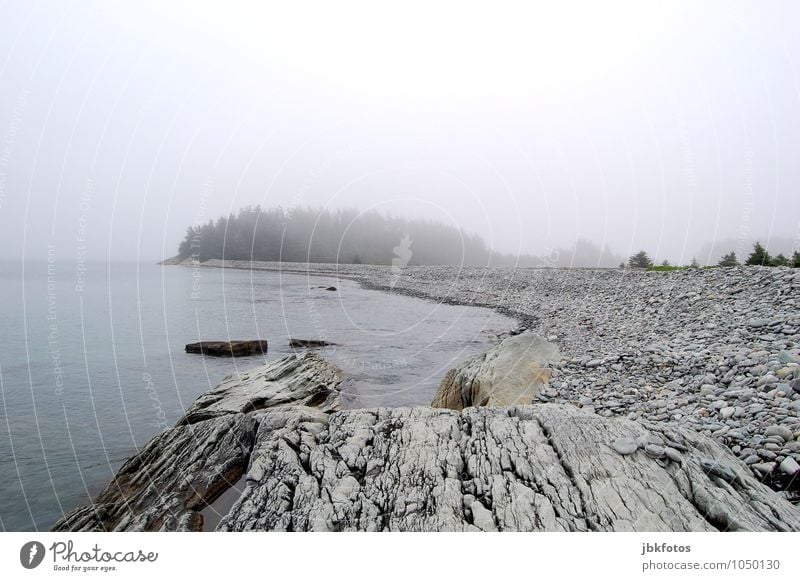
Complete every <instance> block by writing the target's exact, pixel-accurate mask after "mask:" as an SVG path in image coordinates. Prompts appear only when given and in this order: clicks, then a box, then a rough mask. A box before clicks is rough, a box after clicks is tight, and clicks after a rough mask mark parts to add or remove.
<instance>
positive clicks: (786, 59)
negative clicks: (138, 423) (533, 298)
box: [0, 2, 800, 262]
mask: <svg viewBox="0 0 800 581" xmlns="http://www.w3.org/2000/svg"><path fill="white" fill-rule="evenodd" d="M159 4H162V3H158V2H154V3H132V2H128V3H111V2H72V3H63V2H30V3H29V2H6V3H4V4H3V5H2V8H0V14H2V17H0V248H1V249H0V256H2V257H4V258H20V257H22V256H27V257H28V258H41V259H44V258H46V256H47V246H48V244H52V245H54V246H55V252H56V255H57V257H58V258H59V259H63V260H74V259H76V258H77V255H78V253H79V252H81V251H82V248H81V247H82V245H83V243H82V242H81V241H79V240H78V238H85V239H86V243H85V246H86V252H87V256H88V257H89V258H91V259H105V258H108V257H111V258H112V259H132V258H137V257H138V258H140V259H143V260H157V259H160V258H162V257H164V256H171V255H173V254H175V250H176V248H177V244H178V242H179V240H180V238H181V237H182V235H183V232H184V230H185V228H186V226H188V225H190V224H192V223H196V222H198V221H206V220H208V219H209V218H216V217H217V216H218V215H220V214H224V213H227V212H229V211H233V210H236V209H238V208H239V207H241V206H244V205H248V204H261V205H264V206H272V205H283V206H291V205H294V204H298V203H300V204H308V205H312V206H316V205H326V206H329V207H341V206H355V207H358V208H363V209H367V208H370V207H375V208H377V209H379V210H383V211H391V212H393V213H396V214H406V215H410V216H429V217H431V218H434V219H439V220H444V221H447V222H450V221H452V222H454V223H456V224H458V225H460V226H463V227H464V228H465V229H467V230H469V231H472V232H477V233H480V234H481V235H483V236H484V237H485V238H486V239H487V241H489V242H490V244H491V245H492V246H493V247H495V248H497V249H498V250H501V251H504V252H515V251H517V250H520V251H522V252H530V253H542V252H545V251H546V250H547V249H548V248H550V247H557V246H567V245H569V244H571V243H572V242H573V241H574V240H575V239H576V238H578V237H583V238H589V239H592V240H594V241H596V242H598V243H603V242H605V243H607V244H608V245H609V246H610V247H611V248H612V249H613V250H614V251H616V252H619V253H621V254H629V253H630V252H631V251H633V250H638V249H639V248H646V249H647V250H648V251H649V252H650V253H651V254H652V255H654V256H655V257H656V258H659V259H660V258H664V257H666V258H669V259H670V260H672V261H681V262H687V261H688V260H689V259H690V258H691V256H692V255H693V254H695V253H697V252H700V251H703V250H702V249H703V248H704V247H706V248H707V245H708V243H710V242H712V241H714V240H723V239H724V240H726V244H727V243H728V242H729V241H731V240H743V239H745V238H747V239H749V238H753V237H760V238H761V239H762V240H764V241H766V240H767V239H768V238H769V237H784V238H788V239H791V240H797V237H798V234H799V233H800V194H799V193H800V164H798V160H800V81H799V80H798V79H799V78H800V75H798V72H799V71H800V62H799V60H798V59H800V37H799V36H798V35H797V33H796V28H797V23H798V22H800V5H798V4H797V3H791V2H785V3H784V2H771V3H769V5H768V7H767V6H764V7H762V8H761V9H760V10H759V9H758V5H757V4H756V3H740V2H701V3H696V2H689V3H664V5H661V4H659V5H656V4H648V3H642V2H634V3H621V4H619V3H617V4H612V3H606V2H604V3H594V4H587V5H583V4H574V5H567V4H563V3H558V4H559V6H561V8H553V7H549V6H547V5H543V6H541V7H539V8H527V9H526V8H522V7H519V6H516V5H514V6H512V5H504V4H502V3H500V4H498V3H491V4H488V3H485V4H483V5H481V6H479V5H475V6H473V5H467V4H464V3H456V4H451V5H443V4H439V5H437V6H436V7H431V6H430V5H429V3H420V4H415V3H413V2H412V3H402V4H399V5H397V7H396V8H394V11H393V12H387V9H385V8H384V9H381V10H378V9H377V8H375V7H371V5H370V4H369V3H364V4H355V3H346V4H342V3H335V4H336V5H335V6H327V7H326V6H325V4H306V3H281V4H290V6H289V7H287V6H281V7H274V8H273V7H268V6H261V7H258V8H253V7H249V6H247V5H245V4H240V5H234V4H232V3H230V2H224V3H222V2H220V3H218V4H200V3H197V2H191V3H183V4H182V3H177V2H170V3H169V6H168V7H165V6H159ZM163 4H165V3H163ZM330 4H334V3H330ZM548 4H553V3H548ZM720 250H726V249H720ZM712 252H715V250H714V251H712Z"/></svg>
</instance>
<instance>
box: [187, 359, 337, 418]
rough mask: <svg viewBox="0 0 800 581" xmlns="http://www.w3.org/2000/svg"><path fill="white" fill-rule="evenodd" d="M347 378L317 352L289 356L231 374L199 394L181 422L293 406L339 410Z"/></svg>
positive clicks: (327, 410)
mask: <svg viewBox="0 0 800 581" xmlns="http://www.w3.org/2000/svg"><path fill="white" fill-rule="evenodd" d="M344 381H345V379H344V375H343V373H342V371H341V370H340V369H339V368H338V367H336V366H335V365H333V364H331V363H328V362H327V361H325V360H324V359H323V358H322V357H320V356H319V355H316V354H315V353H303V354H301V355H290V356H289V357H284V358H283V359H279V360H277V361H274V362H272V363H269V364H267V365H262V366H261V367H256V368H255V369H251V370H250V371H245V372H239V373H235V374H233V375H229V376H228V377H226V378H225V379H224V380H223V381H222V383H221V384H220V385H219V386H217V388H216V389H214V390H212V391H209V392H208V393H204V394H203V395H201V396H200V397H198V398H197V400H196V401H195V402H194V403H193V404H192V406H191V407H190V408H189V410H188V411H187V412H186V415H185V416H184V417H183V418H181V419H180V420H179V421H178V424H179V425H180V424H191V423H195V422H198V421H201V420H207V419H211V418H216V417H220V416H224V415H227V414H232V413H247V412H253V411H257V410H262V409H267V408H279V407H286V406H294V405H302V406H309V407H315V408H319V409H320V410H322V411H326V412H329V411H335V410H339V409H341V407H342V400H341V388H342V383H343V382H344Z"/></svg>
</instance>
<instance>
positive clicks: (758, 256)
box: [745, 242, 772, 266]
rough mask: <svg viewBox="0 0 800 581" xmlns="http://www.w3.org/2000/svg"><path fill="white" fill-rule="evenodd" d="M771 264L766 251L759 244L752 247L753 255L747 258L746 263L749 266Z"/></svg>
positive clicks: (770, 258)
mask: <svg viewBox="0 0 800 581" xmlns="http://www.w3.org/2000/svg"><path fill="white" fill-rule="evenodd" d="M771 262H772V257H771V256H770V255H769V253H768V252H767V249H766V248H764V247H763V246H761V243H760V242H756V243H755V244H754V245H753V253H752V254H751V255H750V256H748V257H747V262H745V264H748V265H750V266H769V265H770V263H771Z"/></svg>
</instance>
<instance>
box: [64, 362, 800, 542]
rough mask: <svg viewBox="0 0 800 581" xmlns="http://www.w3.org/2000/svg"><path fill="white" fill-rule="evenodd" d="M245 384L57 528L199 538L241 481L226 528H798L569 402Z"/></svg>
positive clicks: (305, 366)
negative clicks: (348, 405)
mask: <svg viewBox="0 0 800 581" xmlns="http://www.w3.org/2000/svg"><path fill="white" fill-rule="evenodd" d="M245 375H246V377H245V376H242V377H239V378H236V379H234V378H229V380H226V382H224V383H223V384H222V385H221V386H220V388H218V389H217V390H215V391H214V392H211V393H210V394H206V395H204V396H201V398H200V399H199V400H198V402H197V403H196V404H195V405H194V406H192V408H191V409H190V410H189V411H188V412H187V414H186V416H185V417H184V418H183V419H182V420H181V422H179V425H178V426H176V427H175V428H173V429H171V430H168V431H167V432H165V433H164V434H161V435H160V436H158V437H156V438H154V439H153V440H152V441H151V442H150V443H149V444H148V445H147V446H146V447H145V449H144V450H142V452H140V453H139V454H138V455H137V456H135V457H134V458H132V459H130V460H129V461H128V462H127V463H126V464H125V465H124V466H123V468H122V469H121V470H120V472H119V473H118V475H117V476H116V478H115V480H114V481H113V482H112V483H111V484H109V485H108V487H107V488H106V489H105V490H104V491H103V493H101V495H100V496H99V497H98V499H97V501H96V503H95V504H94V505H92V506H87V507H82V508H79V509H77V510H75V511H73V512H72V513H71V514H69V515H67V516H66V517H64V518H63V519H62V520H61V521H59V523H57V524H56V526H55V530H59V531H79V530H81V531H86V530H128V531H134V530H201V529H202V527H203V522H202V521H203V517H202V514H201V513H200V511H201V510H203V509H204V508H206V507H208V508H213V503H214V500H215V499H216V498H218V497H219V496H220V494H222V492H224V491H225V490H226V489H229V488H230V487H231V486H233V484H235V483H236V482H237V481H238V480H239V478H240V477H242V476H243V478H244V481H243V483H244V486H242V483H241V482H239V484H238V488H242V489H243V491H242V493H241V495H240V496H239V498H238V500H236V502H235V503H234V504H233V506H232V507H231V508H230V509H226V510H225V514H224V516H223V518H222V519H221V521H220V522H219V525H218V526H217V528H216V530H220V531H241V530H286V531H310V530H328V531H342V530H359V531H361V530H363V531H390V530H391V531H462V530H486V531H488V530H502V531H504V530H519V531H631V530H635V531H713V530H770V531H800V509H798V508H797V507H795V506H793V505H792V504H790V503H789V502H788V501H786V500H785V499H784V498H782V497H781V496H780V495H779V494H778V493H776V492H774V491H772V490H771V489H769V488H768V487H766V486H765V485H763V484H761V483H760V482H758V481H757V480H756V479H755V478H754V477H753V475H752V473H751V472H750V471H749V470H748V468H747V467H746V466H745V464H743V463H741V462H740V461H739V460H738V459H737V458H736V457H735V456H734V455H732V454H731V453H730V452H729V451H728V450H726V449H725V448H723V447H722V446H720V445H719V444H717V443H715V442H714V441H713V440H712V439H710V438H707V437H705V436H703V435H700V434H697V433H696V432H695V431H693V430H691V429H690V428H687V427H682V426H680V425H678V424H675V423H651V422H644V421H631V420H626V419H614V418H604V417H601V416H599V415H597V414H593V413H590V412H587V411H584V410H580V409H578V408H576V407H574V406H572V405H563V404H562V405H557V404H538V405H527V406H515V407H470V408H467V409H465V410H464V411H455V410H449V409H434V408H422V407H420V408H396V409H387V408H378V409H363V410H348V411H334V410H336V409H337V406H338V403H337V402H338V400H337V398H336V396H335V393H334V392H338V390H339V389H340V388H341V381H342V375H341V372H339V370H338V369H336V368H334V367H333V366H331V365H330V364H328V363H326V362H325V361H324V360H322V359H321V358H319V357H317V356H316V355H313V354H304V355H303V356H299V357H298V356H291V357H289V358H287V359H283V360H281V361H278V362H275V363H272V364H270V365H268V366H265V367H262V368H259V370H257V372H256V373H252V372H251V373H250V374H245ZM326 381H327V382H329V383H325V382H326ZM245 386H249V387H245ZM323 387H324V389H323ZM284 389H285V390H288V392H289V394H293V395H289V394H284V393H283V390H284ZM317 393H326V394H327V395H326V397H325V399H324V400H322V399H320V398H318V397H317V396H316V395H315V394H317ZM248 397H250V398H251V399H250V400H248V399H247V398H248ZM293 398H294V399H293ZM298 398H299V399H298ZM228 399H230V401H228ZM293 401H296V402H297V401H299V402H303V403H305V404H310V405H298V404H292V402H293ZM315 404H317V405H322V406H323V408H325V409H328V410H331V413H326V412H325V411H322V409H320V408H318V407H314V405H315ZM620 450H621V451H620ZM209 505H211V506H210V507H209Z"/></svg>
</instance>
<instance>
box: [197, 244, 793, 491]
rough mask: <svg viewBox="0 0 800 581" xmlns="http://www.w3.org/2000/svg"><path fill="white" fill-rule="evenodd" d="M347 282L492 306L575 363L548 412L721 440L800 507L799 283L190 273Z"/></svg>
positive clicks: (604, 276) (309, 268) (587, 272)
mask: <svg viewBox="0 0 800 581" xmlns="http://www.w3.org/2000/svg"><path fill="white" fill-rule="evenodd" d="M185 266H195V267H199V266H202V267H203V268H209V267H214V268H233V269H237V270H263V271H271V272H287V273H292V274H305V275H307V276H329V277H331V276H335V277H340V278H345V279H349V280H353V281H355V282H357V283H358V284H360V285H361V286H362V287H363V288H367V289H370V290H381V291H384V292H395V293H398V294H403V295H407V296H412V297H415V298H420V299H424V300H429V301H434V302H442V303H445V304H454V305H460V306H476V307H481V308H490V309H493V310H495V311H496V312H499V313H501V314H504V315H506V316H510V317H513V318H514V319H515V320H517V322H518V325H519V326H520V329H519V330H520V331H521V330H525V329H531V330H535V331H536V332H537V333H539V334H541V335H542V336H544V337H546V338H547V339H548V340H549V341H553V342H554V343H556V344H557V345H558V346H559V348H560V350H561V353H562V356H563V359H562V361H561V362H560V363H558V364H557V365H556V366H555V369H554V373H553V379H552V381H551V382H550V386H549V387H547V388H545V389H543V390H542V393H541V394H540V395H539V401H542V402H555V403H569V404H572V405H575V406H576V407H579V408H584V409H586V410H587V411H589V412H592V413H596V414H598V415H600V416H602V417H624V418H627V419H631V420H639V419H643V420H648V421H656V422H667V421H674V422H678V423H679V424H681V425H686V426H688V427H690V428H691V429H693V430H695V431H697V432H698V433H701V434H703V435H706V436H709V437H712V438H713V439H715V440H716V441H718V442H719V443H721V444H723V445H724V446H726V447H727V448H729V449H730V450H731V452H733V453H734V454H735V455H736V456H738V457H739V458H740V459H741V460H742V461H744V462H745V463H746V464H747V465H748V466H750V468H751V470H752V472H753V474H754V475H756V476H757V477H759V478H761V479H762V480H763V481H765V482H767V483H769V484H770V485H771V486H772V487H773V488H776V489H787V490H788V491H789V492H788V494H790V495H791V498H792V499H793V501H794V502H797V501H798V500H800V476H799V475H798V473H796V472H795V473H792V470H793V469H794V467H795V465H796V463H797V464H800V301H799V300H798V299H797V298H795V297H797V296H800V272H798V271H797V270H796V269H795V270H792V269H788V268H763V267H733V268H719V269H696V270H682V271H674V272H644V271H627V270H620V269H544V268H525V269H514V268H487V267H463V268H459V267H447V266H432V267H421V266H411V267H403V268H402V269H393V267H389V266H374V265H327V264H306V263H292V264H290V265H287V264H286V263H274V262H273V263H264V262H252V263H251V262H243V261H220V260H211V261H206V262H204V263H200V264H199V265H197V264H194V265H192V264H186V265H185Z"/></svg>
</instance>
